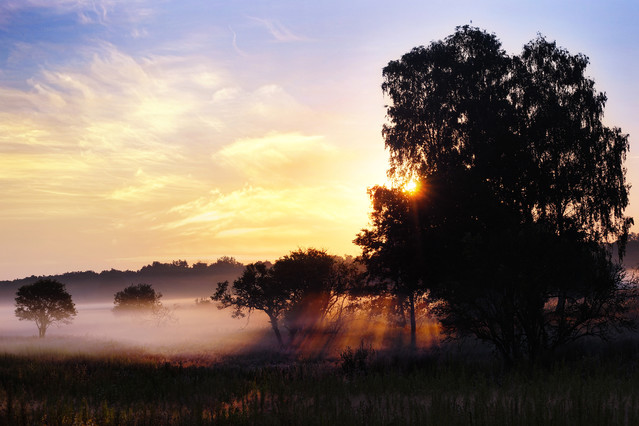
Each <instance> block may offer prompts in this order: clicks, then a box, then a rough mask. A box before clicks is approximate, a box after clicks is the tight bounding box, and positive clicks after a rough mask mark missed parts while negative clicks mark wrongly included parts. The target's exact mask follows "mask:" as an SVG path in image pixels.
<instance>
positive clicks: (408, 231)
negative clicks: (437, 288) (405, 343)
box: [354, 186, 428, 348]
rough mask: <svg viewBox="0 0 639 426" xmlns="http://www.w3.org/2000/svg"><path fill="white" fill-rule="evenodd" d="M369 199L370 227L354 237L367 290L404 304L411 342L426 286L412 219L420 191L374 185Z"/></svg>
mask: <svg viewBox="0 0 639 426" xmlns="http://www.w3.org/2000/svg"><path fill="white" fill-rule="evenodd" d="M369 195H370V197H371V201H372V203H373V211H372V212H371V215H370V216H371V225H372V228H371V229H364V230H362V232H361V233H360V234H358V235H357V238H356V239H355V241H354V242H355V244H357V245H359V246H361V247H362V260H363V262H364V264H365V265H366V269H367V275H368V279H369V282H370V283H372V284H373V285H372V287H371V288H370V293H371V294H374V295H378V296H379V295H385V294H391V295H392V296H394V297H395V298H396V301H397V306H398V307H399V308H400V310H401V311H402V317H403V305H404V301H406V302H407V304H408V312H409V320H410V336H411V346H412V347H413V348H414V347H415V346H416V344H417V321H416V315H417V314H416V304H417V301H418V299H419V298H420V297H423V296H425V295H426V293H427V291H428V289H427V287H426V284H425V283H424V282H423V271H422V270H421V264H422V256H423V255H424V253H423V252H422V247H423V246H422V244H421V228H420V227H419V226H418V224H417V223H416V220H417V219H418V217H417V204H418V203H419V198H421V197H422V196H423V194H422V193H421V191H419V192H415V193H407V192H405V191H403V190H402V189H389V188H386V187H382V186H375V187H373V188H371V189H369Z"/></svg>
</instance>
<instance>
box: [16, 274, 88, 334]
mask: <svg viewBox="0 0 639 426" xmlns="http://www.w3.org/2000/svg"><path fill="white" fill-rule="evenodd" d="M15 303H16V310H15V314H16V317H18V319H19V320H20V321H23V320H28V321H35V323H36V326H37V327H38V333H39V336H40V337H44V336H45V334H46V332H47V328H48V327H49V326H50V325H51V324H54V323H63V324H69V323H70V322H71V321H72V320H73V317H75V316H76V315H77V314H78V312H77V311H76V309H75V304H74V303H73V300H72V298H71V295H70V294H69V293H67V291H66V289H65V286H64V284H62V283H61V282H59V281H56V280H52V279H40V280H38V281H36V282H35V283H33V284H29V285H24V286H22V287H20V288H19V289H18V292H17V293H16V299H15Z"/></svg>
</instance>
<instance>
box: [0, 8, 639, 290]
mask: <svg viewBox="0 0 639 426" xmlns="http://www.w3.org/2000/svg"><path fill="white" fill-rule="evenodd" d="M471 21H472V25H475V26H478V27H480V28H483V29H485V30H487V31H489V32H493V33H495V34H496V35H497V36H498V37H499V39H500V40H501V41H502V43H503V46H504V48H505V49H506V50H507V51H508V52H509V53H511V54H515V53H518V52H519V51H520V49H521V47H522V46H523V45H524V44H525V43H526V42H527V41H529V40H530V39H532V38H534V37H535V36H536V34H537V33H538V32H540V33H542V34H543V35H545V36H546V37H547V38H549V39H551V40H557V42H558V44H559V45H561V46H563V47H565V48H567V49H568V50H569V51H570V52H572V53H577V52H581V53H584V54H586V55H587V56H589V57H590V60H591V65H590V67H589V69H588V74H589V75H590V76H591V77H592V78H593V79H594V80H595V82H596V87H597V89H598V90H601V91H605V92H606V93H607V95H608V104H607V108H606V117H605V119H606V122H607V124H608V125H614V126H619V127H621V128H622V130H623V131H624V132H626V133H630V141H631V151H630V154H629V157H628V161H627V168H628V179H629V181H630V183H633V182H639V154H636V153H635V150H634V141H635V140H636V135H637V134H639V125H638V124H637V118H636V116H637V113H638V112H639V101H638V99H639V85H638V84H637V82H636V78H635V75H636V70H637V66H638V65H639V64H638V62H639V59H638V58H639V54H638V53H639V49H638V48H637V40H639V29H638V25H637V23H638V21H639V2H636V1H610V2H588V1H552V2H551V1H517V2H512V1H488V2H478V1H420V2H417V1H415V2H407V1H397V2H393V3H392V4H391V3H389V2H371V1H366V2H364V1H352V2H344V1H339V2H338V1H323V2H309V1H279V2H272V1H271V2H265V1H192V0H186V1H184V0H182V1H169V0H166V1H150V0H137V1H133V0H129V1H119V0H94V1H86V0H61V1H45V0H21V1H6V0H4V1H0V96H2V102H1V103H0V130H1V131H0V200H1V201H0V203H2V209H0V232H1V233H2V235H3V238H2V240H0V256H1V257H0V279H8V278H17V277H21V276H25V275H31V274H49V273H57V272H64V271H69V270H85V269H93V270H101V269H106V268H111V267H115V268H136V269H137V268H139V267H140V266H142V265H144V264H146V263H149V262H151V261H153V260H173V259H178V258H180V259H187V260H189V261H196V260H203V261H212V260H214V259H215V258H216V257H218V256H222V255H230V256H236V257H237V258H238V259H240V260H244V261H249V260H258V259H275V258H277V257H279V256H281V255H283V254H285V253H286V252H288V251H290V250H294V249H296V248H298V247H311V246H314V247H319V248H325V249H327V250H329V251H330V252H333V253H336V254H357V253H358V251H357V248H356V247H355V246H353V245H352V243H351V242H352V240H353V238H354V236H355V234H356V233H357V232H358V231H359V230H360V229H361V228H363V227H365V226H366V224H367V214H368V210H369V200H368V196H367V194H366V188H367V187H370V186H373V185H375V184H382V183H384V182H385V171H386V166H387V155H386V153H385V151H384V147H383V140H382V137H381V134H380V132H381V127H382V124H383V123H384V114H385V110H384V105H385V102H386V100H385V99H384V97H383V96H382V93H381V89H380V85H381V70H382V68H383V67H384V66H385V65H386V64H387V63H388V62H389V61H390V60H394V59H397V58H399V57H400V56H401V55H402V54H403V53H405V52H407V51H409V50H410V49H411V48H412V47H414V46H417V45H426V44H428V43H429V42H430V41H432V40H438V39H441V38H444V37H446V36H447V35H449V34H451V33H452V32H453V31H454V28H455V26H458V25H464V24H469V23H471ZM635 191H636V190H634V189H633V191H632V192H631V206H630V209H629V210H628V213H629V214H630V215H633V216H637V217H639V209H637V208H635V205H634V202H633V201H634V200H635V199H638V198H639V196H636V195H635ZM637 204H639V201H637Z"/></svg>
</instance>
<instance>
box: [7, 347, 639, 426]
mask: <svg viewBox="0 0 639 426" xmlns="http://www.w3.org/2000/svg"><path fill="white" fill-rule="evenodd" d="M34 342H35V341H34ZM23 343H24V342H23ZM27 343H28V342H27ZM68 343H69V342H67V343H64V342H62V344H61V345H59V346H58V349H52V350H44V349H42V348H41V347H37V348H36V349H32V350H21V351H19V352H16V351H14V352H6V351H5V352H2V351H1V350H0V424H9V425H39V424H48V425H93V424H95V425H120V424H127V425H128V424H131V425H161V424H170V425H198V424H255V425H294V424H305V425H336V424H349V425H350V424H353V425H358V424H361V425H407V424H415V425H417V424H419V425H424V424H426V425H428V424H432V425H471V424H478V425H479V424H490V425H513V424H518V425H540V424H544V425H546V424H548V425H582V424H588V425H610V424H615V425H617V424H620V425H623V424H627V425H633V424H639V368H637V367H638V365H639V364H638V360H639V358H638V355H639V354H638V352H637V346H636V344H634V343H628V342H626V343H618V344H616V345H615V346H614V349H612V348H609V349H607V350H605V351H601V350H600V351H588V353H590V354H589V355H586V352H585V351H584V350H583V348H582V349H579V350H575V351H574V352H572V354H570V355H569V356H566V357H565V358H564V360H563V361H558V362H556V363H554V364H553V365H547V366H545V367H530V366H521V367H518V368H512V369H504V368H503V367H501V366H500V364H499V363H498V362H495V361H494V360H492V359H491V358H490V357H468V356H460V355H451V352H445V351H441V350H440V351H434V352H433V351H430V352H419V353H413V354H410V353H402V352H396V351H395V352H390V351H386V352H372V351H370V350H369V349H368V348H366V347H360V348H353V349H352V350H350V351H348V350H345V351H343V352H342V353H341V356H337V357H329V358H322V359H311V358H308V357H306V358H305V357H300V356H295V355H292V354H282V353H279V352H264V351H261V352H252V353H246V354H235V355H229V356H221V355H220V356H211V357H208V358H207V357H199V358H198V357H197V356H195V357H193V356H187V355H182V356H165V355H158V354H153V353H148V352H146V351H144V350H143V349H128V350H125V348H118V347H109V345H108V344H105V345H104V347H103V348H97V350H95V351H93V352H81V351H80V352H79V351H73V350H68V349H64V348H65V347H69V344H68ZM27 346H28V345H27ZM93 346H95V345H93ZM98 346H99V345H98ZM25 347H26V346H25Z"/></svg>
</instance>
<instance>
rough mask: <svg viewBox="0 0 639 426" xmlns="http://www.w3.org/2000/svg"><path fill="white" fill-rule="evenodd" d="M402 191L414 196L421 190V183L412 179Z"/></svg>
mask: <svg viewBox="0 0 639 426" xmlns="http://www.w3.org/2000/svg"><path fill="white" fill-rule="evenodd" d="M402 190H403V191H404V192H407V193H409V194H414V193H416V192H417V190H419V182H418V181H417V179H414V178H413V179H411V180H409V181H408V182H406V183H405V184H404V185H403V186H402Z"/></svg>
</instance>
